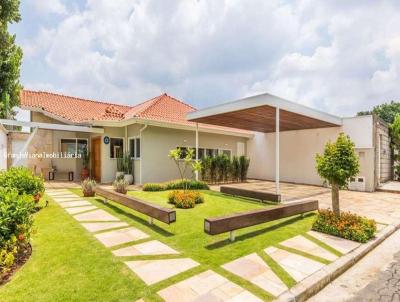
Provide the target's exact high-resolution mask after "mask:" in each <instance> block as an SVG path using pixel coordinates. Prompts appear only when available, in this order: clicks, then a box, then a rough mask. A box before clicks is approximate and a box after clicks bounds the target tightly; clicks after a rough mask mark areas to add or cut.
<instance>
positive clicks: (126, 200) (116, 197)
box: [95, 187, 176, 224]
mask: <svg viewBox="0 0 400 302" xmlns="http://www.w3.org/2000/svg"><path fill="white" fill-rule="evenodd" d="M95 192H96V195H99V196H102V197H104V202H107V200H112V201H114V202H116V203H119V204H121V205H123V206H126V207H128V208H130V209H133V210H135V211H138V212H140V213H142V214H145V215H147V216H149V223H150V224H152V223H153V218H154V219H157V220H159V221H161V222H164V223H167V224H170V223H172V222H175V221H176V212H175V210H172V209H167V208H163V207H161V206H158V205H155V204H152V203H149V202H146V201H144V200H140V199H138V198H136V197H133V196H128V195H125V194H121V193H118V192H115V191H111V190H106V189H102V188H99V187H97V188H96V189H95Z"/></svg>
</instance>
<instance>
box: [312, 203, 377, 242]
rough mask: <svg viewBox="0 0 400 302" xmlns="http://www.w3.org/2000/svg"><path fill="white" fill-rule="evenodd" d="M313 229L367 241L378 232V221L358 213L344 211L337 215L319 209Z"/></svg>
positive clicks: (354, 239)
mask: <svg viewBox="0 0 400 302" xmlns="http://www.w3.org/2000/svg"><path fill="white" fill-rule="evenodd" d="M312 229H313V230H315V231H318V232H322V233H326V234H330V235H334V236H338V237H342V238H345V239H349V240H353V241H357V242H361V243H365V242H367V241H368V240H369V239H371V238H372V237H374V234H375V232H376V222H375V221H374V220H372V219H368V218H365V217H362V216H359V215H357V214H353V213H350V212H342V213H340V215H339V216H338V215H335V213H333V211H331V210H329V209H326V210H319V212H318V216H317V220H316V221H315V222H314V224H313V226H312Z"/></svg>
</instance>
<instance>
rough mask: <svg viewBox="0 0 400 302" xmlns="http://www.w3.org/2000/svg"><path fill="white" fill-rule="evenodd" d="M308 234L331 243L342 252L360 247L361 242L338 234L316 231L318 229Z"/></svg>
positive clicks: (328, 243) (331, 245) (345, 252)
mask: <svg viewBox="0 0 400 302" xmlns="http://www.w3.org/2000/svg"><path fill="white" fill-rule="evenodd" d="M307 234H309V235H311V236H313V237H314V238H316V239H318V240H319V241H322V242H323V243H325V244H327V245H329V246H330V247H332V248H334V249H335V250H337V251H339V252H341V253H342V254H347V253H349V252H351V251H352V250H354V249H355V248H357V247H359V246H360V245H361V244H360V243H358V242H355V241H351V240H347V239H343V238H339V237H336V236H332V235H328V234H324V233H320V232H316V231H309V232H307Z"/></svg>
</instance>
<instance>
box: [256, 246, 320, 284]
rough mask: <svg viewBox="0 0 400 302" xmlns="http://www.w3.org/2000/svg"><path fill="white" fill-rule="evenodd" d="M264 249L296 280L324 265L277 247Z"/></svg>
mask: <svg viewBox="0 0 400 302" xmlns="http://www.w3.org/2000/svg"><path fill="white" fill-rule="evenodd" d="M264 251H265V252H266V253H267V255H269V256H270V257H271V258H272V259H273V260H274V261H275V262H277V263H278V264H279V265H280V266H281V267H282V268H283V269H284V270H285V271H286V272H287V273H288V274H289V275H290V276H292V278H293V279H294V280H295V281H296V282H299V281H301V280H303V279H305V278H307V277H308V276H310V275H312V274H313V273H315V272H316V271H318V270H319V269H321V268H322V267H323V266H324V264H322V263H320V262H317V261H314V260H311V259H309V258H306V257H303V256H300V255H297V254H294V253H291V252H288V251H285V250H282V249H279V248H276V247H268V248H266V249H265V250H264Z"/></svg>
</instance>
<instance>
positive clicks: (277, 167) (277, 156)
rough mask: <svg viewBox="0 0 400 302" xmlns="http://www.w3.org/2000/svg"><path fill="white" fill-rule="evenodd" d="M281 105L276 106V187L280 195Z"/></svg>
mask: <svg viewBox="0 0 400 302" xmlns="http://www.w3.org/2000/svg"><path fill="white" fill-rule="evenodd" d="M279 125H280V123H279V107H278V106H277V107H276V117H275V189H276V194H277V195H280V194H281V190H280V188H279V152H280V148H279V147H280V146H279V145H280V141H279V131H280V129H279Z"/></svg>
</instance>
